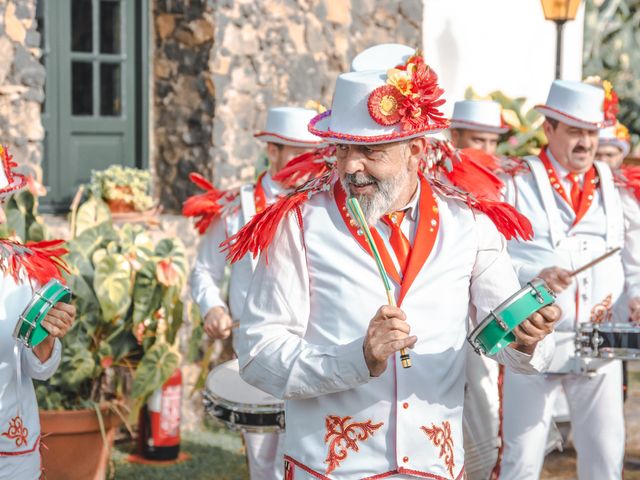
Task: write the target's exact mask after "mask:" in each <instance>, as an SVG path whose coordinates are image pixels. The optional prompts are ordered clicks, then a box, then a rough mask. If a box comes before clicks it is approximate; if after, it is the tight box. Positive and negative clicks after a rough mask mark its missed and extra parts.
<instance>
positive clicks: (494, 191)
mask: <svg viewBox="0 0 640 480" xmlns="http://www.w3.org/2000/svg"><path fill="white" fill-rule="evenodd" d="M423 165H424V166H425V167H426V173H427V174H428V175H429V174H430V175H429V176H435V177H436V178H441V177H444V178H445V179H446V180H447V181H448V182H450V183H451V184H452V185H453V186H454V187H456V188H458V189H460V190H462V191H464V192H467V193H469V194H471V195H473V196H474V197H475V198H478V199H489V200H495V201H499V200H500V198H501V195H502V188H503V187H504V183H503V182H502V180H500V178H499V177H498V176H497V175H496V174H495V173H494V171H495V170H497V169H498V165H499V162H498V159H497V158H496V157H495V156H493V155H489V154H488V153H485V152H483V151H482V150H476V149H470V148H468V149H463V150H456V149H455V147H454V146H453V145H452V144H451V143H450V142H446V141H442V140H431V141H430V142H429V144H428V147H427V152H426V159H425V161H424V163H423Z"/></svg>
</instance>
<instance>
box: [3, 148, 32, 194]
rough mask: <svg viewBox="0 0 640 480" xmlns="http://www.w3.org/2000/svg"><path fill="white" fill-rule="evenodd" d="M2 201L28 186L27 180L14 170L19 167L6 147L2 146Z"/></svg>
mask: <svg viewBox="0 0 640 480" xmlns="http://www.w3.org/2000/svg"><path fill="white" fill-rule="evenodd" d="M0 163H1V164H0V199H2V198H4V197H6V196H8V195H11V194H12V193H15V192H17V191H18V190H21V189H23V188H24V187H26V186H27V178H26V177H25V176H24V175H22V174H20V173H17V172H14V171H13V169H14V168H15V167H17V165H16V163H15V162H14V161H13V157H12V156H11V155H9V152H8V151H7V148H6V147H3V146H1V145H0Z"/></svg>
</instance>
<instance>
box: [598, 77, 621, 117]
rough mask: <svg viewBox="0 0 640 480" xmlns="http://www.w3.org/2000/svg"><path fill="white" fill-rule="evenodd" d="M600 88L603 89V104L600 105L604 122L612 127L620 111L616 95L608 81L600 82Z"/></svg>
mask: <svg viewBox="0 0 640 480" xmlns="http://www.w3.org/2000/svg"><path fill="white" fill-rule="evenodd" d="M602 88H604V102H603V104H602V110H603V111H604V120H605V122H606V123H607V124H609V125H614V124H615V123H616V116H617V115H618V112H619V111H620V106H619V101H618V94H617V93H616V92H615V90H614V89H613V85H611V82H609V81H608V80H605V81H604V82H602Z"/></svg>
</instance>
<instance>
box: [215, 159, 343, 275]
mask: <svg viewBox="0 0 640 480" xmlns="http://www.w3.org/2000/svg"><path fill="white" fill-rule="evenodd" d="M334 176H335V170H334V169H331V170H329V171H327V172H326V173H325V174H324V175H322V176H320V177H318V178H314V179H312V180H310V181H308V182H307V183H305V184H304V185H302V186H301V187H299V188H297V189H296V190H294V191H293V192H291V193H289V194H288V195H286V196H284V197H282V198H281V199H280V200H278V201H277V202H276V203H273V204H272V205H270V206H268V207H267V208H265V209H264V210H263V211H261V212H259V213H257V214H255V215H254V216H253V217H252V218H251V220H250V221H249V222H248V223H247V224H246V225H245V226H244V227H242V228H241V229H240V231H238V233H236V234H235V235H233V236H232V237H229V238H228V239H227V240H225V241H224V242H222V243H221V244H220V248H221V249H222V251H225V252H227V259H228V260H229V261H230V262H231V263H234V262H237V261H238V260H240V259H241V258H242V257H244V256H245V255H246V254H247V253H251V254H252V255H253V257H256V256H257V255H258V254H260V253H264V254H265V255H267V249H268V248H269V245H270V244H271V242H272V241H273V238H274V236H275V234H276V230H277V229H278V226H279V225H280V223H281V222H282V220H284V218H285V217H287V216H288V215H289V214H290V213H292V212H296V214H297V215H298V219H299V220H300V221H302V218H301V215H302V212H301V210H300V208H301V206H302V205H303V204H304V203H305V202H306V201H307V200H309V199H310V198H311V197H312V196H313V195H315V194H316V193H319V192H323V191H327V190H329V189H330V188H331V184H332V183H333V180H334Z"/></svg>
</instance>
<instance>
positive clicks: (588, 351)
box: [576, 322, 640, 360]
mask: <svg viewBox="0 0 640 480" xmlns="http://www.w3.org/2000/svg"><path fill="white" fill-rule="evenodd" d="M576 355H577V356H580V357H588V358H603V359H616V360H640V325H637V324H635V323H610V322H607V323H604V322H603V323H583V324H581V325H579V326H578V331H577V333H576Z"/></svg>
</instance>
